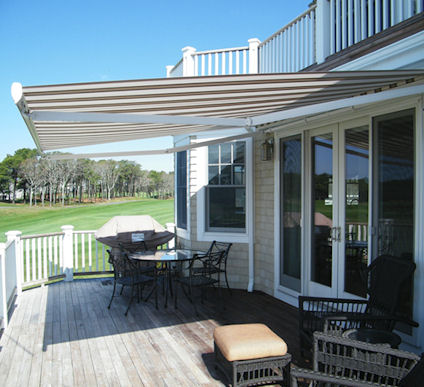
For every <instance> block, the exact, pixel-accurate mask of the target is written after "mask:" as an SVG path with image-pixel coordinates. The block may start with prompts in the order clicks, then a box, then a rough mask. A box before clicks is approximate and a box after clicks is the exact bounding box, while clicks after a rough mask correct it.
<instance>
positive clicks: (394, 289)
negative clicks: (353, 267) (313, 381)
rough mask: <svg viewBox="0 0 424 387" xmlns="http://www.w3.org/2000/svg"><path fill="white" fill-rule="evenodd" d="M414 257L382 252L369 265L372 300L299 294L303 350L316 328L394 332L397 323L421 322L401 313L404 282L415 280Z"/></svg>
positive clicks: (370, 298) (307, 347) (317, 329)
mask: <svg viewBox="0 0 424 387" xmlns="http://www.w3.org/2000/svg"><path fill="white" fill-rule="evenodd" d="M414 270H415V263H414V262H412V260H408V259H403V258H398V257H393V256H389V255H382V256H380V257H378V258H376V259H375V260H374V261H373V262H372V263H371V265H369V266H368V268H367V272H366V278H367V279H368V294H369V298H368V300H358V299H341V298H320V297H308V296H299V334H300V345H301V349H302V352H304V351H305V350H309V349H311V346H312V335H313V332H315V331H329V330H337V331H343V330H347V329H353V328H377V329H382V330H387V331H392V330H393V328H394V326H395V324H396V322H398V321H402V322H404V323H406V324H409V325H411V326H414V327H416V326H418V324H417V323H416V322H414V321H411V320H410V319H408V318H406V317H405V316H401V315H399V313H398V309H399V296H400V293H401V288H402V285H404V284H405V283H406V282H407V281H411V277H412V275H413V273H414Z"/></svg>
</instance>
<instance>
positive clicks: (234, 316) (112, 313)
mask: <svg viewBox="0 0 424 387" xmlns="http://www.w3.org/2000/svg"><path fill="white" fill-rule="evenodd" d="M111 293H112V282H111V280H110V279H104V280H79V281H73V282H68V283H65V282H61V283H57V284H53V285H49V286H46V287H41V288H36V289H31V290H28V291H25V292H24V293H23V295H22V296H21V297H20V298H19V299H18V302H17V306H16V308H15V310H14V313H13V315H12V318H11V320H10V325H9V327H8V328H7V329H6V330H5V332H4V333H3V335H2V337H1V339H0V385H1V386H17V385H19V386H45V385H54V386H96V385H97V386H155V387H156V386H202V385H203V386H221V385H223V381H224V379H223V376H222V375H221V374H220V373H219V372H218V371H216V370H215V369H214V367H213V355H212V352H213V339H212V333H213V330H214V328H215V327H217V326H219V325H223V324H232V323H249V322H263V323H265V324H267V325H268V326H269V327H270V328H271V329H273V330H274V331H275V332H276V333H277V334H279V335H280V336H281V337H283V338H284V339H285V340H286V342H287V344H288V347H289V352H290V353H292V355H293V356H294V359H295V362H296V359H299V350H298V333H297V311H296V309H295V308H292V307H290V306H288V305H286V304H284V303H282V302H280V301H278V300H275V299H274V298H272V297H270V296H267V295H265V294H262V293H256V292H255V293H247V292H245V291H233V295H232V296H230V295H229V294H228V293H227V292H223V293H224V297H225V302H224V308H222V305H220V304H219V303H217V302H215V301H214V300H215V299H216V297H217V293H215V292H214V291H211V292H209V294H208V298H207V299H206V300H205V303H204V304H200V303H199V304H198V311H199V316H196V315H195V313H194V309H193V306H192V305H191V304H190V303H189V302H188V301H187V300H186V299H185V297H184V295H183V294H182V293H181V292H179V296H178V297H179V299H178V309H174V306H173V303H172V300H171V302H170V303H169V304H168V308H166V309H165V308H164V307H163V300H162V299H161V298H160V304H159V309H156V308H155V306H154V301H153V300H150V301H149V302H140V303H137V302H136V301H135V302H134V304H133V305H132V306H131V309H130V313H129V314H128V316H127V317H125V316H124V312H125V309H126V306H127V301H128V299H127V297H126V296H125V293H126V292H125V291H124V295H123V296H121V297H119V296H118V297H116V298H115V299H114V300H113V303H112V307H111V309H110V310H108V309H107V305H108V303H109V300H110V296H111Z"/></svg>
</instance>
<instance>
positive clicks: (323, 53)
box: [315, 0, 333, 63]
mask: <svg viewBox="0 0 424 387" xmlns="http://www.w3.org/2000/svg"><path fill="white" fill-rule="evenodd" d="M332 22H333V20H330V3H329V1H328V0H317V8H316V23H315V29H316V37H315V59H316V62H317V63H322V62H324V61H325V58H327V57H328V56H329V55H330V40H331V37H330V29H331V23H332Z"/></svg>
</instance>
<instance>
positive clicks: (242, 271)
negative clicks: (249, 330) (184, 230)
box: [179, 149, 249, 290]
mask: <svg viewBox="0 0 424 387" xmlns="http://www.w3.org/2000/svg"><path fill="white" fill-rule="evenodd" d="M198 153H199V152H198V150H197V149H192V150H191V151H190V172H189V176H190V180H189V181H190V188H189V189H190V228H191V232H190V238H191V240H186V239H183V238H179V245H180V246H181V247H186V248H190V249H194V250H207V249H208V247H209V246H210V244H211V242H200V241H198V240H197V220H198V217H197V189H198V180H197V177H198V176H200V175H199V174H200V173H205V171H203V170H199V162H198ZM248 257H249V250H248V244H247V243H234V244H233V246H232V247H231V250H230V254H229V256H228V262H227V274H228V282H229V283H230V287H231V288H234V289H244V290H245V289H247V286H248V283H249V258H248ZM222 279H223V277H222Z"/></svg>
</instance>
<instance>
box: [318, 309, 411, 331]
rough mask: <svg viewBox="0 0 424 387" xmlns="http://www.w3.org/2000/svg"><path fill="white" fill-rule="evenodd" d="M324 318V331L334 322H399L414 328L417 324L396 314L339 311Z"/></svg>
mask: <svg viewBox="0 0 424 387" xmlns="http://www.w3.org/2000/svg"><path fill="white" fill-rule="evenodd" d="M323 319H324V331H325V327H328V326H329V325H332V323H333V324H334V323H335V322H348V321H351V322H352V323H359V322H363V323H366V324H371V323H373V322H375V323H377V324H378V323H383V322H400V323H404V324H407V325H410V326H412V327H414V328H418V327H419V324H418V323H417V322H416V321H413V320H410V319H408V318H405V317H402V316H396V315H379V316H375V315H369V314H360V313H340V314H333V315H329V316H325V317H323Z"/></svg>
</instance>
